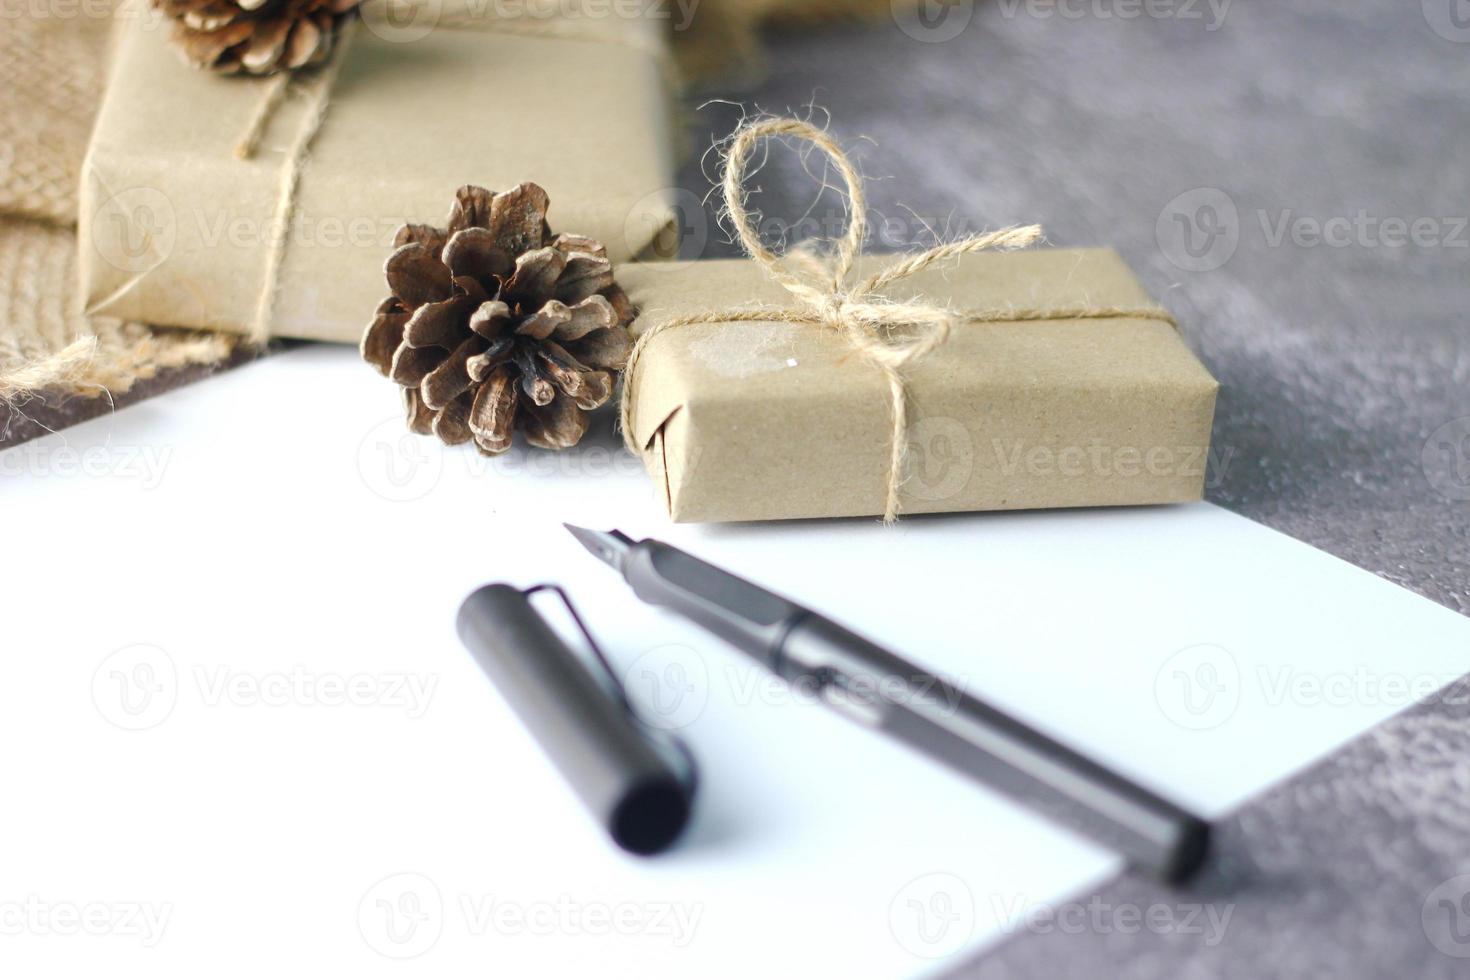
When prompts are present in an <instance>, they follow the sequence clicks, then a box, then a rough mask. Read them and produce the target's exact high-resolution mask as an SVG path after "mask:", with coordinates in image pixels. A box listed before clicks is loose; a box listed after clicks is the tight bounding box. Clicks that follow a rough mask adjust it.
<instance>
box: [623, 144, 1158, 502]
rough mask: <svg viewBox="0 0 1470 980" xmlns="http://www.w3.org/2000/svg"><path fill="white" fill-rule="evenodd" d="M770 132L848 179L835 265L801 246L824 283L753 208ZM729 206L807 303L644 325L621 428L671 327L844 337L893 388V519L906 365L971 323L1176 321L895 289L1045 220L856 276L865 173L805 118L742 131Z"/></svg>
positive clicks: (744, 244) (888, 493) (749, 240)
mask: <svg viewBox="0 0 1470 980" xmlns="http://www.w3.org/2000/svg"><path fill="white" fill-rule="evenodd" d="M770 136H791V137H794V138H796V139H799V140H805V141H806V142H808V143H811V144H812V145H813V146H815V147H816V148H817V149H819V150H821V151H822V152H823V153H825V154H826V155H827V156H828V157H829V158H830V159H831V161H832V163H833V165H834V166H835V168H836V170H837V172H838V174H840V175H841V177H842V180H843V182H844V183H845V184H846V185H847V198H848V200H849V202H850V204H849V209H850V214H851V217H850V218H849V220H848V224H847V230H846V233H845V234H844V235H843V236H842V237H841V239H839V240H838V242H837V248H836V251H835V252H834V254H833V256H832V259H831V261H830V263H822V262H820V261H818V260H817V259H816V258H815V257H813V256H812V255H810V254H809V253H806V254H803V253H797V255H796V257H797V258H799V259H800V260H801V262H800V264H801V265H803V266H804V267H805V268H806V269H807V271H808V272H816V273H820V274H821V280H820V284H813V283H811V282H808V281H806V280H804V279H803V278H801V277H800V276H798V275H796V274H795V273H793V272H791V271H789V270H788V269H787V268H785V267H783V265H782V257H781V256H778V255H776V254H775V253H774V252H772V251H771V250H770V249H768V248H766V247H765V245H763V244H762V243H761V240H760V236H759V235H757V234H756V231H755V228H754V227H753V225H752V222H751V216H750V212H749V211H748V210H747V209H746V207H745V168H746V163H747V161H748V160H749V158H750V155H751V153H752V152H753V151H754V150H755V148H756V146H757V145H758V144H759V142H760V141H761V140H763V139H765V138H767V137H770ZM722 186H723V190H724V197H725V208H726V212H727V213H728V215H729V217H730V220H731V222H732V223H733V224H734V226H735V231H736V234H737V236H738V238H739V241H740V246H741V248H743V249H744V250H745V254H746V255H748V256H749V257H750V258H752V259H754V260H755V261H756V262H757V263H758V264H759V265H760V266H761V268H762V269H764V270H765V272H766V275H768V276H769V277H770V278H771V279H773V280H774V281H776V282H777V283H780V285H781V286H782V287H783V288H784V289H785V290H786V291H787V292H788V293H790V294H791V295H792V296H793V297H794V298H795V299H796V301H797V305H796V306H795V307H794V308H783V307H758V308H749V307H744V308H737V309H729V310H716V311H712V312H709V313H699V314H695V315H691V316H683V317H676V318H674V319H670V320H667V321H663V322H661V323H658V324H657V325H655V326H653V327H651V328H649V329H648V330H646V331H644V332H643V334H642V335H641V336H639V338H638V340H637V342H636V343H635V344H634V345H633V350H632V353H631V354H630V356H629V358H628V364H627V367H626V368H625V372H624V382H623V399H622V404H621V425H622V430H623V439H624V442H625V443H626V444H627V446H628V448H629V449H630V450H632V451H633V452H634V453H640V452H641V448H640V447H639V446H638V445H637V444H636V442H635V440H634V437H633V424H632V423H633V404H634V398H635V396H634V391H635V390H636V386H635V385H634V383H633V379H634V373H635V371H636V370H637V367H638V361H639V359H640V358H641V357H642V355H643V353H644V352H645V351H646V350H647V349H648V345H649V343H650V342H652V340H653V339H654V338H655V337H657V336H659V335H660V334H662V333H663V332H665V331H667V330H672V329H676V328H678V327H685V326H689V325H691V324H696V323H731V322H741V321H745V322H750V321H758V322H765V323H772V322H775V323H795V324H808V325H811V326H815V327H819V328H822V329H828V330H832V331H833V332H835V333H838V334H840V335H841V336H842V337H843V339H844V340H846V341H847V343H848V344H849V345H850V346H851V347H852V348H853V349H854V350H855V351H857V352H858V353H860V354H862V355H863V356H864V357H865V358H866V359H867V360H868V361H869V362H871V363H872V364H873V365H874V366H876V367H877V368H878V369H879V370H880V371H882V373H883V378H884V381H885V383H886V384H887V386H888V393H889V406H890V416H891V420H892V430H891V431H892V436H891V439H890V443H889V454H888V479H887V486H886V490H885V495H884V504H883V520H884V522H885V523H892V522H893V521H895V520H896V519H897V518H898V510H899V492H900V490H901V489H902V486H903V482H904V462H905V457H906V455H907V448H908V387H907V382H906V380H905V378H904V371H905V369H906V368H908V367H909V366H910V365H912V364H914V363H915V362H917V361H919V360H920V359H922V358H924V357H926V356H928V355H929V354H930V353H932V352H933V351H934V350H936V349H937V348H939V347H941V346H943V344H944V343H945V342H946V341H948V340H949V337H950V333H951V331H952V330H953V329H954V328H955V327H956V326H957V325H959V324H961V323H973V322H992V323H994V322H1017V321H1026V320H1055V319H1108V318H1116V317H1135V318H1146V319H1155V320H1163V321H1165V322H1168V323H1170V324H1173V323H1174V319H1173V317H1171V316H1170V315H1169V314H1168V313H1167V312H1166V311H1164V310H1162V309H1160V308H1158V307H1142V308H1131V307H1130V308H1122V307H1079V308H1069V309H1028V310H1016V309H1000V310H982V311H960V310H954V309H951V308H949V307H946V306H940V305H936V304H934V303H930V302H925V301H922V300H920V299H918V298H910V299H906V300H899V299H894V298H893V297H890V296H888V295H886V294H885V292H884V291H885V290H886V289H888V288H889V287H890V286H892V285H893V284H894V283H896V282H899V281H901V280H903V279H907V278H908V277H910V276H912V275H914V274H915V273H917V272H919V271H921V270H923V269H926V268H928V267H929V266H931V265H934V264H936V263H939V262H943V261H945V260H946V259H950V258H954V257H956V256H960V255H965V254H968V253H970V252H982V251H987V250H990V249H1001V250H1010V249H1017V248H1024V247H1026V246H1027V245H1031V244H1034V243H1035V242H1036V241H1038V240H1039V239H1040V238H1041V227H1040V226H1039V225H1026V226H1024V227H1013V228H1005V229H1002V230H1000V231H994V232H989V233H987V234H983V235H973V236H971V237H969V238H963V239H960V240H958V241H953V242H945V243H944V244H941V245H937V246H935V247H934V248H931V249H928V250H927V251H923V252H918V253H915V254H913V255H910V256H907V257H906V258H903V259H900V260H899V261H897V262H895V263H894V264H892V265H890V266H888V267H887V268H886V269H884V270H883V271H882V272H879V273H877V274H875V275H872V276H869V277H868V278H867V279H865V280H863V281H862V282H860V283H855V284H854V283H850V282H849V281H848V280H849V278H850V276H851V274H852V268H853V264H854V263H855V262H856V261H857V257H858V256H859V255H860V254H861V253H862V247H863V242H864V241H865V240H866V238H867V233H868V225H867V204H866V197H865V195H864V193H863V184H862V178H861V177H860V176H859V175H858V172H857V170H856V168H855V167H854V166H853V164H852V161H851V160H850V159H849V158H848V156H847V154H846V153H844V152H843V151H842V149H841V147H839V146H838V145H837V144H836V143H835V142H834V141H833V140H832V138H831V137H829V136H828V135H827V134H826V133H825V132H823V131H822V130H820V129H818V128H817V127H815V126H813V125H811V124H810V123H806V122H803V121H801V120H799V119H779V118H778V119H763V120H759V121H756V122H752V123H747V124H745V125H744V126H742V127H741V128H740V129H739V130H737V131H736V133H735V135H734V137H733V139H732V140H731V143H730V149H729V152H728V153H727V155H726V157H725V172H724V176H723V179H722Z"/></svg>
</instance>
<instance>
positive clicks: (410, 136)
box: [79, 0, 676, 343]
mask: <svg viewBox="0 0 1470 980" xmlns="http://www.w3.org/2000/svg"><path fill="white" fill-rule="evenodd" d="M137 2H138V0H131V2H130V3H129V4H128V5H127V6H125V7H124V11H123V14H122V15H120V17H119V21H118V24H117V36H116V38H115V43H114V57H113V64H112V66H111V71H110V75H109V80H108V84H107V89H106V93H105V96H104V99H103V103H102V106H101V109H100V114H99V116H98V119H97V124H96V128H95V130H94V133H93V136H92V140H91V143H90V146H89V150H88V154H87V158H86V162H85V165H84V171H83V178H82V187H81V209H80V234H79V241H80V256H79V264H80V269H81V274H80V279H81V284H80V288H81V292H82V295H83V300H84V304H85V307H86V309H87V310H88V312H91V313H96V314H105V315H109V316H118V317H125V318H129V319H135V320H141V321H144V322H147V323H154V324H162V325H171V326H183V327H203V328H210V329H217V330H226V331H233V332H238V333H245V334H248V335H251V336H252V337H254V338H255V339H257V340H260V339H264V338H265V337H268V336H289V337H301V338H308V339H318V340H330V341H343V342H352V343H356V342H357V340H358V338H359V337H360V336H361V335H362V331H363V328H364V327H365V326H366V325H367V323H368V322H369V321H370V320H371V319H372V315H373V307H374V305H375V303H376V302H377V299H378V296H379V293H380V291H381V283H382V276H383V271H382V270H383V263H384V261H385V260H386V259H387V258H388V256H389V255H390V254H392V251H393V245H394V235H395V232H396V231H397V230H398V228H399V227H400V226H403V225H405V224H410V223H424V224H439V223H442V221H443V209H444V202H445V201H446V200H449V199H451V198H452V197H453V195H454V193H455V191H456V189H457V188H459V187H461V186H463V185H467V184H474V185H479V186H482V187H487V188H490V189H492V190H498V191H505V190H509V189H510V188H512V187H514V186H516V185H518V184H521V183H522V182H524V181H533V182H535V183H536V184H539V185H540V186H541V187H543V188H545V190H546V191H547V192H548V193H549V195H550V198H551V200H552V201H554V202H555V205H554V207H553V209H552V212H551V213H550V215H549V216H548V221H549V224H550V225H551V227H552V229H553V230H554V231H556V232H574V233H576V234H579V235H586V236H590V237H592V238H595V239H597V240H598V241H600V242H602V243H604V244H605V245H606V247H607V252H608V258H609V259H611V260H612V261H613V262H619V261H626V260H629V259H631V258H634V257H637V256H640V255H647V254H649V253H650V251H654V252H662V251H663V250H664V249H666V248H668V247H669V246H670V243H671V239H672V235H673V233H672V230H671V229H672V228H673V227H674V223H675V222H674V219H675V217H676V212H675V210H674V208H673V206H672V200H673V190H672V185H673V179H672V169H673V166H674V164H675V153H674V149H673V147H674V137H673V132H672V124H671V112H670V108H671V89H670V79H671V76H670V67H669V61H668V52H667V49H666V38H665V31H666V28H667V25H666V24H665V23H663V22H662V21H660V20H658V19H657V18H654V17H650V16H648V15H647V10H646V9H645V8H644V7H643V6H642V5H638V8H637V9H638V11H641V13H639V14H638V15H637V16H634V11H633V10H631V9H630V8H629V6H628V5H626V4H607V3H598V4H595V6H593V7H589V8H588V9H587V10H586V11H581V10H580V6H579V5H578V4H576V3H569V2H567V0H560V2H558V3H555V4H546V3H537V2H535V0H522V2H519V3H516V4H484V3H479V4H476V3H474V2H473V0H442V2H441V0H431V2H424V3H411V2H407V3H399V4H398V6H397V7H394V6H393V5H392V4H390V5H388V6H387V7H384V6H382V5H381V4H380V3H379V2H378V0H374V2H371V3H369V4H366V5H364V7H363V8H362V11H361V15H360V16H357V15H352V16H351V17H350V18H349V19H348V21H347V22H346V24H345V27H344V29H343V31H342V33H341V36H340V37H339V38H338V39H337V40H336V42H335V45H334V46H333V48H332V50H331V53H330V56H329V57H328V58H327V60H326V62H325V63H324V64H322V65H320V66H317V67H313V68H310V69H304V70H301V71H296V72H289V73H283V74H279V75H274V76H270V77H266V78H252V77H242V76H238V75H236V76H223V75H218V74H212V73H210V72H208V71H203V70H199V69H196V68H191V67H189V66H188V65H186V64H185V63H184V62H183V60H182V59H181V57H180V52H179V51H178V50H176V48H175V46H174V45H173V44H172V43H171V42H170V37H169V30H168V28H167V26H166V25H164V24H161V23H159V22H158V21H157V19H156V18H150V17H148V16H147V15H145V14H139V13H138V10H137V6H136V4H137ZM394 3H398V0H394ZM502 8H503V9H502ZM129 11H131V12H132V16H128V12H129ZM504 11H512V12H519V13H520V16H515V17H511V16H507V15H505V13H504ZM578 11H580V13H578Z"/></svg>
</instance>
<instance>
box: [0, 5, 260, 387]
mask: <svg viewBox="0 0 1470 980" xmlns="http://www.w3.org/2000/svg"><path fill="white" fill-rule="evenodd" d="M104 13H105V11H104V10H102V9H101V7H100V6H99V5H96V4H94V5H91V6H88V7H86V9H85V11H83V12H81V13H80V15H78V16H61V15H55V16H53V15H51V14H49V13H48V11H47V10H46V9H45V5H34V4H33V5H30V6H29V7H22V8H19V9H17V11H15V16H13V17H10V18H7V19H6V20H5V25H6V26H5V29H4V30H3V31H0V215H3V216H0V408H13V407H14V406H16V405H18V404H20V403H22V402H24V401H25V400H26V398H27V397H28V396H30V395H33V394H39V393H42V392H45V393H48V394H49V393H53V392H54V393H58V394H61V395H86V396H100V395H104V394H122V393H124V392H126V391H127V390H128V389H130V388H131V387H132V386H133V384H134V383H135V382H137V381H139V380H140V379H144V378H149V377H152V376H154V375H155V374H157V373H158V372H159V371H160V370H164V369H168V368H176V367H184V366H187V365H191V364H216V363H219V362H221V361H223V360H225V359H226V358H227V357H228V356H229V355H230V353H231V351H232V350H233V349H234V346H235V343H236V341H235V339H234V338H232V337H228V336H224V335H219V334H209V333H196V332H189V331H179V330H166V329H160V328H154V327H148V326H145V325H143V324H141V323H132V322H128V321H124V320H119V319H116V318H112V317H86V316H83V315H82V314H81V312H80V309H79V305H78V304H79V301H78V299H77V297H76V281H75V262H76V233H75V232H74V231H73V230H72V228H73V226H74V225H75V222H76V213H77V185H78V181H79V174H80V172H81V163H82V158H83V157H84V156H85V154H86V150H87V138H88V135H89V133H90V131H91V125H92V117H93V116H94V114H95V112H96V108H97V104H98V102H99V101H100V99H101V96H102V84H103V78H104V74H105V71H104V67H105V63H106V58H107V48H108V32H109V31H110V29H111V21H110V18H108V17H105V16H102V15H103V14H104Z"/></svg>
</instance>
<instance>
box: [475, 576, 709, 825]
mask: <svg viewBox="0 0 1470 980" xmlns="http://www.w3.org/2000/svg"><path fill="white" fill-rule="evenodd" d="M457 625H458V629H459V637H460V639H461V640H462V641H463V642H464V645H465V647H466V648H468V650H469V651H470V653H471V654H472V655H473V656H474V658H475V661H476V662H477V663H478V664H479V665H480V668H481V669H482V670H484V671H485V673H486V674H487V675H489V677H490V680H491V681H492V682H494V684H495V686H496V687H497V688H499V689H500V693H501V694H502V695H503V696H504V697H505V700H506V702H507V703H508V704H509V705H510V707H511V709H512V710H514V711H515V713H516V714H517V715H518V716H519V717H520V720H521V723H522V724H524V725H525V726H526V728H527V730H529V731H530V733H531V735H532V736H533V737H534V738H535V739H536V741H537V742H538V743H539V744H540V746H541V749H542V751H544V752H545V753H546V755H547V756H548V757H549V758H550V759H551V761H552V763H553V764H554V765H555V766H556V768H557V769H558V770H560V771H561V774H562V776H563V777H564V778H565V779H566V781H567V782H568V783H570V784H571V787H572V789H573V790H574V791H575V792H576V794H577V796H578V797H580V798H581V800H582V803H583V804H584V805H585V806H586V807H587V809H588V811H589V812H591V814H592V816H593V818H594V819H596V820H597V822H598V823H599V824H601V825H602V826H603V827H604V828H605V829H606V830H607V832H608V833H609V834H610V835H611V836H612V839H613V840H614V841H616V842H617V844H618V845H619V846H620V847H622V848H624V849H625V850H628V851H631V852H632V853H634V854H654V853H657V852H658V851H661V850H663V849H664V848H666V847H668V846H669V844H671V843H673V841H674V839H675V838H676V837H678V835H679V832H680V831H681V830H683V829H684V825H685V824H686V823H687V822H688V819H689V810H690V800H691V796H692V794H693V772H692V767H691V766H690V765H689V764H688V761H687V760H686V759H684V758H683V757H681V756H679V755H678V753H677V751H676V750H674V747H673V746H672V745H671V744H670V743H669V742H668V741H667V740H666V739H664V738H663V737H661V733H655V732H653V731H651V730H650V729H648V728H647V727H646V726H644V725H643V724H642V723H640V722H639V721H638V720H637V718H636V716H635V715H634V714H633V712H632V711H631V709H630V708H629V706H628V702H627V700H626V697H625V696H624V695H623V693H622V688H621V686H619V685H618V683H617V681H616V680H615V679H614V678H613V677H612V676H611V675H609V676H607V677H602V676H600V675H599V674H596V673H594V672H593V664H592V663H590V662H589V661H588V659H587V658H586V657H585V656H582V655H579V654H578V653H577V652H576V651H575V650H573V649H572V648H571V647H570V646H568V645H567V643H566V642H565V641H564V640H563V639H562V638H561V636H559V635H558V634H557V633H556V631H555V630H553V629H552V628H551V625H550V624H549V623H547V622H546V620H545V619H543V618H542V616H541V614H540V613H539V612H538V611H537V610H536V608H535V607H534V606H533V605H532V603H531V600H530V598H529V596H528V595H527V594H526V593H524V592H522V591H520V590H518V589H516V588H513V587H511V586H509V585H487V586H484V587H483V588H480V589H478V590H476V591H475V592H473V593H472V594H471V595H470V596H469V597H468V598H467V599H465V601H464V603H463V605H461V606H460V609H459V616H458V620H457ZM589 639H590V638H589Z"/></svg>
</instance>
